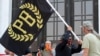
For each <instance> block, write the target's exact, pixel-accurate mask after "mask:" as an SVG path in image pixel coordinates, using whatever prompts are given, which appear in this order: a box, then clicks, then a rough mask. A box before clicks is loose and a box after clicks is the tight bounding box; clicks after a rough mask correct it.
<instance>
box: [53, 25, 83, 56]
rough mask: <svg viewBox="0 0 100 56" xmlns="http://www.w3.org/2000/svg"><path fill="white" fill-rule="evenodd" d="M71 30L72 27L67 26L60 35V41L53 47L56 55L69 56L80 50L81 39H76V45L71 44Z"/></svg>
mask: <svg viewBox="0 0 100 56" xmlns="http://www.w3.org/2000/svg"><path fill="white" fill-rule="evenodd" d="M71 30H72V28H71V27H70V26H69V27H68V30H67V31H66V32H65V33H64V34H63V35H62V37H61V40H60V43H59V44H58V45H57V46H56V48H55V50H56V51H55V52H56V56H71V55H72V54H74V53H78V52H80V51H81V45H82V40H77V42H78V47H76V46H75V45H73V43H72V41H73V39H72V37H73V36H72V33H71V32H70V31H71Z"/></svg>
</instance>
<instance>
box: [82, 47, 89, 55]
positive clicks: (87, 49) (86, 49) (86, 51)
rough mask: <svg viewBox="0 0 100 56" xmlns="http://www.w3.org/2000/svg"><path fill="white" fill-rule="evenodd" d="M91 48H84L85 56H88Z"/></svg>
mask: <svg viewBox="0 0 100 56" xmlns="http://www.w3.org/2000/svg"><path fill="white" fill-rule="evenodd" d="M88 53H89V48H83V56H88Z"/></svg>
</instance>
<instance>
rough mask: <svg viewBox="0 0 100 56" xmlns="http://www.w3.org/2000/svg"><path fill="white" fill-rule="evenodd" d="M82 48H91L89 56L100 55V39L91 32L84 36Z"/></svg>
mask: <svg viewBox="0 0 100 56" xmlns="http://www.w3.org/2000/svg"><path fill="white" fill-rule="evenodd" d="M82 48H89V56H100V39H98V38H97V37H96V36H95V35H94V34H92V33H89V34H87V35H85V36H84V38H83V43H82Z"/></svg>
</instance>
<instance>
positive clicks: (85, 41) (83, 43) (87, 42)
mask: <svg viewBox="0 0 100 56" xmlns="http://www.w3.org/2000/svg"><path fill="white" fill-rule="evenodd" d="M82 48H89V39H88V37H84V38H83V42H82Z"/></svg>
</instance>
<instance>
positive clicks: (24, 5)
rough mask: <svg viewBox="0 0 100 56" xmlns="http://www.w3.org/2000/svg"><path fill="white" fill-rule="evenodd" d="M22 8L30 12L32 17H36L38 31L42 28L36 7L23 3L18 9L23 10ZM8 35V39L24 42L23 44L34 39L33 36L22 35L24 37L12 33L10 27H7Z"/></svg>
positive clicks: (41, 21) (41, 20)
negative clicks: (32, 14)
mask: <svg viewBox="0 0 100 56" xmlns="http://www.w3.org/2000/svg"><path fill="white" fill-rule="evenodd" d="M24 8H27V9H29V10H31V11H32V12H33V13H34V15H35V16H36V18H37V27H38V29H41V28H42V27H43V24H42V23H43V19H42V17H41V14H40V12H39V10H38V9H37V7H36V6H34V5H33V4H30V3H25V4H23V5H21V6H20V9H24ZM8 34H9V35H10V37H11V38H12V39H14V40H16V41H24V42H27V41H31V40H32V39H33V38H34V35H33V34H24V35H21V34H17V33H15V32H14V31H13V29H12V26H11V25H10V26H9V27H8Z"/></svg>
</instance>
